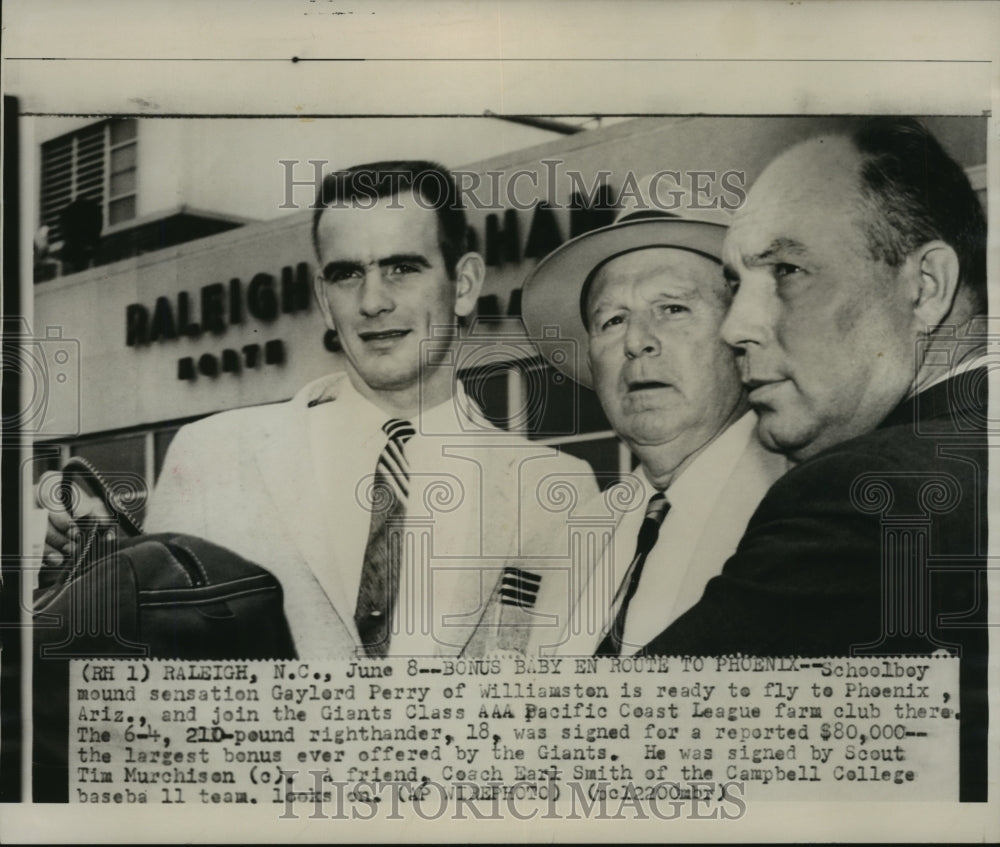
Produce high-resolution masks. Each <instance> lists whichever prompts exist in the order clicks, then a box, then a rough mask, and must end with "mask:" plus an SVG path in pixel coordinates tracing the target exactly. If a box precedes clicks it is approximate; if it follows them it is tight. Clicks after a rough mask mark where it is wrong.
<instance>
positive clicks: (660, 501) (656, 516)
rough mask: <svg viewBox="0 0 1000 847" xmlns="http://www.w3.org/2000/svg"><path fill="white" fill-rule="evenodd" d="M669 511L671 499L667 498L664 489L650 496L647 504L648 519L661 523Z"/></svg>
mask: <svg viewBox="0 0 1000 847" xmlns="http://www.w3.org/2000/svg"><path fill="white" fill-rule="evenodd" d="M669 511H670V501H669V500H667V496H666V495H665V494H664V493H663V492H662V491H658V492H656V494H654V495H653V496H652V497H650V498H649V503H648V504H647V506H646V520H649V521H656V523H657V524H661V523H663V519H664V518H665V517H666V516H667V512H669Z"/></svg>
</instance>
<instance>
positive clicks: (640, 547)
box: [594, 491, 670, 656]
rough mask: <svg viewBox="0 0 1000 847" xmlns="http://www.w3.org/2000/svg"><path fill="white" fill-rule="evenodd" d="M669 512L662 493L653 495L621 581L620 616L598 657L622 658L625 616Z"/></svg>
mask: <svg viewBox="0 0 1000 847" xmlns="http://www.w3.org/2000/svg"><path fill="white" fill-rule="evenodd" d="M668 511H670V503H668V502H667V498H666V496H665V495H664V494H663V492H662V491H661V492H659V493H657V494H654V495H653V496H652V497H650V498H649V505H647V506H646V517H645V518H643V520H642V526H640V527H639V540H638V542H637V543H636V546H635V555H634V556H633V557H632V563H631V564H630V565H629V566H628V571H627V572H626V574H625V579H624V580H623V581H622V587H623V588H624V595H622V588H619V589H618V595H616V599H617V597H618V596H621V597H622V601H621V605H619V607H618V614H617V615H615V619H614V622H613V623H612V624H611V629H610V630H608V634H607V635H606V636H604V640H603V641H601V643H600V644H599V645H598V647H597V652H596V653H595V654H594V655H595V656H620V655H621V652H622V641H623V639H624V636H625V617H626V615H628V605H629V603H631V602H632V598H633V597H634V596H635V592H636V590H637V589H638V588H639V579H640V577H641V576H642V569H643V566H644V565H645V564H646V558H647V557H648V556H649V551H650V550H652V549H653V547H655V546H656V539H657V538H659V537H660V525H661V524H662V523H663V519H664V518H665V517H666V516H667V512H668Z"/></svg>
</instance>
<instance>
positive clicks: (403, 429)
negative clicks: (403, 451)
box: [382, 418, 417, 444]
mask: <svg viewBox="0 0 1000 847" xmlns="http://www.w3.org/2000/svg"><path fill="white" fill-rule="evenodd" d="M382 431H383V432H384V433H385V434H386V435H387V436H388V438H389V440H390V441H396V442H398V443H399V444H406V442H407V441H409V440H410V439H411V438H413V436H414V435H416V434H417V431H416V430H415V429H414V428H413V424H411V423H410V422H409V421H403V420H400V419H399V418H391V419H390V420H387V421H386V422H385V423H384V424H382Z"/></svg>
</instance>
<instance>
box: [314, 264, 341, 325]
mask: <svg viewBox="0 0 1000 847" xmlns="http://www.w3.org/2000/svg"><path fill="white" fill-rule="evenodd" d="M326 285H327V282H326V280H325V279H323V275H322V274H319V273H317V274H316V276H315V277H314V278H313V294H314V295H316V302H317V303H318V304H319V310H320V311H321V312H322V313H323V320H324V321H325V322H326V328H327V329H332V330H334V331H336V329H337V326H336V324H334V322H333V313H332V312H331V311H330V304H329V303H328V302H327V301H326Z"/></svg>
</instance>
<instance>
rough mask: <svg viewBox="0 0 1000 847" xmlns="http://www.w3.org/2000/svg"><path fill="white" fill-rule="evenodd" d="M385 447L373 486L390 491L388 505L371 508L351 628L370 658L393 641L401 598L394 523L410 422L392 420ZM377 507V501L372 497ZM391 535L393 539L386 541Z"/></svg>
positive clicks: (402, 502)
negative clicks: (394, 624)
mask: <svg viewBox="0 0 1000 847" xmlns="http://www.w3.org/2000/svg"><path fill="white" fill-rule="evenodd" d="M382 430H383V431H384V432H385V434H386V435H387V436H388V439H389V440H388V442H387V443H386V445H385V447H384V448H383V449H382V452H381V453H380V454H379V457H378V461H377V462H376V464H375V487H376V488H378V487H383V488H385V489H388V490H390V491H392V492H393V494H394V496H393V497H392V498H391V501H389V502H386V503H384V504H383V506H382V507H381V508H373V509H372V518H371V526H370V527H369V529H368V544H367V545H366V546H365V559H364V564H363V565H362V568H361V584H360V585H359V586H358V600H357V604H356V605H355V609H354V623H355V625H356V626H357V628H358V635H359V636H360V637H361V649H362V651H363V652H364V653H365V654H367V655H369V656H385V655H386V653H387V652H388V650H389V641H390V639H391V637H392V632H391V627H392V616H393V611H394V610H395V608H396V598H397V594H398V593H399V567H400V561H399V558H400V555H401V549H400V544H401V541H400V538H399V528H398V525H397V526H396V528H395V529H393V530H390V526H389V525H390V524H398V522H399V520H400V519H401V518H402V517H403V514H404V513H405V511H406V498H407V496H408V495H409V488H410V486H409V482H410V465H409V463H408V462H407V461H406V455H405V454H404V452H403V445H404V444H406V442H407V441H409V440H410V439H411V438H412V437H413V436H414V435H415V434H416V430H415V429H414V428H413V424H411V423H410V422H409V421H401V420H398V419H396V418H393V419H392V420H389V421H387V422H386V423H385V424H383V425H382ZM373 499H375V500H376V502H378V498H377V497H376V498H373ZM390 532H392V533H394V534H395V539H394V540H393V541H391V542H390V538H389V535H390Z"/></svg>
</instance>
